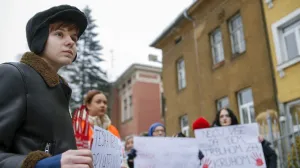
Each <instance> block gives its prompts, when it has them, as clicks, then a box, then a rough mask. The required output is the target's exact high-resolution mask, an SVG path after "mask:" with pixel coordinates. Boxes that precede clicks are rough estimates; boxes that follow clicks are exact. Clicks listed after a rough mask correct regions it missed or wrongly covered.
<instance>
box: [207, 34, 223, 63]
mask: <svg viewBox="0 0 300 168" xmlns="http://www.w3.org/2000/svg"><path fill="white" fill-rule="evenodd" d="M210 41H211V48H212V55H213V61H214V64H217V63H220V62H222V61H223V60H224V49H223V42H222V32H221V29H220V28H218V29H216V30H215V31H213V32H212V33H211V35H210Z"/></svg>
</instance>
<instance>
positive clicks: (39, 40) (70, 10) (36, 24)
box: [26, 5, 88, 55]
mask: <svg viewBox="0 0 300 168" xmlns="http://www.w3.org/2000/svg"><path fill="white" fill-rule="evenodd" d="M56 21H67V22H70V23H73V24H75V25H76V26H77V27H78V29H79V33H78V38H79V37H80V36H81V35H82V33H83V32H84V31H85V29H86V27H87V24H88V21H87V18H86V16H85V14H84V13H83V12H81V11H80V10H79V9H78V8H76V7H74V6H70V5H60V6H55V7H52V8H50V9H47V10H45V11H42V12H39V13H37V14H35V15H34V16H33V17H32V18H31V19H30V20H29V21H28V22H27V25H26V38H27V43H28V47H29V49H30V51H32V52H34V53H35V54H37V55H39V54H41V53H42V52H43V50H44V47H45V44H46V41H47V39H48V36H49V25H50V24H51V23H53V22H56Z"/></svg>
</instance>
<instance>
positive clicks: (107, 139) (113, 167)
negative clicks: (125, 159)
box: [92, 126, 122, 168]
mask: <svg viewBox="0 0 300 168" xmlns="http://www.w3.org/2000/svg"><path fill="white" fill-rule="evenodd" d="M121 149H122V146H121V141H120V140H119V139H118V138H117V137H116V136H114V135H113V134H111V133H110V132H108V131H106V130H104V129H102V128H100V127H97V126H94V140H93V145H92V153H93V164H94V168H120V167H121V163H122V160H121V157H122V150H121Z"/></svg>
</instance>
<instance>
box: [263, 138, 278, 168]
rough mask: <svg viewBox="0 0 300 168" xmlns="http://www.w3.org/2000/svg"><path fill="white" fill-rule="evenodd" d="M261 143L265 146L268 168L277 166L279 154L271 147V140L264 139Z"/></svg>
mask: <svg viewBox="0 0 300 168" xmlns="http://www.w3.org/2000/svg"><path fill="white" fill-rule="evenodd" d="M261 145H262V148H263V152H264V156H265V160H266V165H267V168H277V154H276V152H275V151H274V150H273V149H272V148H271V146H270V145H271V144H270V142H268V141H267V140H263V141H262V142H261Z"/></svg>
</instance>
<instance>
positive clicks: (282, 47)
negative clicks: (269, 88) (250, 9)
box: [262, 0, 300, 132]
mask: <svg viewBox="0 0 300 168" xmlns="http://www.w3.org/2000/svg"><path fill="white" fill-rule="evenodd" d="M262 2H263V4H264V5H263V9H264V15H265V21H266V27H267V32H268V36H269V44H270V52H271V56H272V62H273V69H274V77H275V81H276V85H277V97H278V104H279V108H280V115H281V116H282V117H281V118H282V120H281V121H286V122H287V123H288V124H289V125H290V129H288V130H289V131H291V130H294V131H296V130H297V129H298V128H297V127H296V125H299V123H298V124H297V120H296V118H297V117H296V113H298V114H297V115H298V118H299V116H300V0H262ZM291 121H292V122H291ZM299 121H300V118H299ZM299 121H298V122H299ZM291 132H292V131H291Z"/></svg>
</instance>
